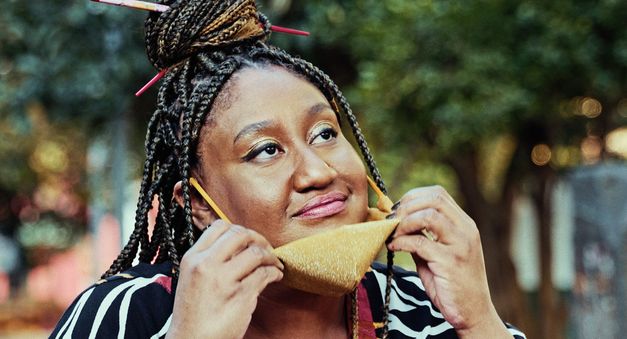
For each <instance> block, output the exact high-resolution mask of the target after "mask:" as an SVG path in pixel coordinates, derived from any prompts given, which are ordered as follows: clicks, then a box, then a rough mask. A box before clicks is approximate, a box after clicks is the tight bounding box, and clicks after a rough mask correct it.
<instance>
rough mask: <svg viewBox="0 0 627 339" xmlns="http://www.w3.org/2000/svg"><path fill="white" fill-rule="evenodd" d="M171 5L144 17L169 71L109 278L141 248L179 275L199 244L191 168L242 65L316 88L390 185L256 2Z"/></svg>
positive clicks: (339, 104)
mask: <svg viewBox="0 0 627 339" xmlns="http://www.w3.org/2000/svg"><path fill="white" fill-rule="evenodd" d="M162 3H164V4H166V5H169V6H170V9H169V10H167V11H165V12H163V13H156V12H153V13H151V14H149V16H148V18H147V20H146V27H145V28H146V35H145V40H146V51H147V54H148V58H149V60H150V62H151V63H152V64H153V65H154V66H155V67H156V68H158V69H159V70H167V74H166V76H165V77H164V79H163V81H162V84H161V87H160V88H159V92H158V98H157V108H156V110H155V112H154V114H153V115H152V117H151V119H150V121H149V123H148V130H147V134H146V141H145V152H146V161H145V163H144V167H143V177H142V181H141V186H140V192H139V201H138V203H137V211H136V215H135V228H134V230H133V232H132V234H131V236H130V239H129V241H128V243H127V244H126V245H125V246H124V248H123V249H122V251H121V253H120V254H119V256H118V257H117V259H116V260H115V261H114V262H113V264H112V265H111V267H110V268H109V269H108V270H107V271H106V272H105V273H104V274H103V277H109V276H111V275H114V274H116V273H119V272H121V271H124V270H126V269H128V268H129V267H130V266H131V265H132V262H133V260H134V258H135V257H136V256H137V254H138V252H139V261H140V262H146V263H151V262H156V263H159V262H164V261H170V262H172V264H173V270H174V272H173V273H174V274H175V275H176V274H178V266H179V263H180V261H181V259H182V256H183V254H184V253H185V252H186V251H187V249H189V248H190V247H191V246H192V245H193V244H194V242H195V240H196V238H197V236H198V234H196V233H197V232H198V231H197V230H196V228H195V227H194V226H193V223H192V209H191V188H190V183H189V178H190V175H191V170H192V169H193V168H194V166H195V165H196V164H197V161H198V159H197V154H196V148H197V144H198V138H199V135H200V131H201V128H203V127H205V128H210V127H209V125H210V124H208V122H209V121H210V120H211V116H210V112H211V108H212V107H213V105H214V103H217V101H216V98H218V95H219V94H220V92H221V91H222V90H223V89H224V90H225V91H227V90H228V89H227V88H225V84H226V83H227V82H228V81H229V79H230V78H231V77H232V76H233V74H234V73H235V72H237V71H238V70H239V69H242V68H244V67H261V66H264V65H277V66H281V67H284V68H285V69H287V70H288V71H291V72H293V73H294V74H296V75H299V76H302V77H304V78H305V79H307V80H308V81H309V82H311V83H312V84H313V85H315V86H316V87H317V88H318V89H319V90H320V91H321V92H322V93H323V94H324V96H325V97H326V99H327V100H328V101H329V102H330V103H332V107H334V109H335V110H336V111H337V112H336V113H337V114H338V115H340V116H342V115H343V116H344V117H346V119H347V120H348V124H349V126H350V128H351V130H352V133H353V135H354V137H355V140H356V143H357V145H358V147H359V149H360V151H361V154H362V156H363V158H364V160H365V163H366V166H367V167H368V169H369V171H370V173H371V175H372V177H373V179H374V181H375V182H376V184H377V186H378V187H379V188H380V189H381V190H382V191H383V192H384V193H385V192H386V188H385V184H384V183H383V180H382V179H381V175H380V173H379V171H378V169H377V167H376V164H375V161H374V159H373V157H372V155H371V154H370V151H369V149H368V145H367V143H366V140H365V138H364V136H363V134H362V132H361V130H360V128H359V124H358V122H357V118H356V117H355V115H354V114H353V112H352V111H351V108H350V106H349V104H348V101H347V100H346V98H345V97H344V95H343V94H342V92H341V91H340V90H339V88H338V87H337V85H336V84H335V83H334V82H333V81H332V80H331V79H330V78H329V77H328V76H327V75H326V74H325V73H324V72H322V71H321V70H320V69H318V68H317V67H315V66H314V65H312V64H311V63H309V62H307V61H305V60H303V59H300V58H297V57H293V56H291V55H289V54H288V53H287V52H285V51H283V50H282V49H280V48H277V47H274V46H271V45H269V44H267V43H266V42H265V40H266V38H267V37H268V36H269V34H270V30H269V27H270V23H269V21H268V19H267V18H266V17H265V16H264V15H263V14H261V13H259V12H258V11H257V8H256V5H255V2H254V0H212V1H208V0H178V1H172V0H165V1H162ZM178 181H181V182H182V192H183V201H184V202H183V206H182V207H181V206H179V205H178V204H177V203H176V202H174V201H173V199H172V194H173V187H174V185H175V184H176V183H177V182H178ZM155 197H156V199H158V202H159V204H158V209H159V210H158V213H157V222H156V225H155V228H154V231H153V234H152V237H149V235H148V212H149V211H150V209H151V208H152V202H153V200H154V199H155ZM392 265H393V252H388V274H387V275H388V277H387V278H388V279H387V286H386V293H385V294H386V296H385V301H386V302H385V303H384V310H383V311H384V312H383V314H384V328H383V333H384V337H387V319H388V317H387V315H388V308H389V297H390V289H391V278H392Z"/></svg>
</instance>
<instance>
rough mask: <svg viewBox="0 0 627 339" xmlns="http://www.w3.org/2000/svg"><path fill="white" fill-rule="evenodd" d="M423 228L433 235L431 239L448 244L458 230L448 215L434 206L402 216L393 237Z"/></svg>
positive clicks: (417, 231) (418, 231)
mask: <svg viewBox="0 0 627 339" xmlns="http://www.w3.org/2000/svg"><path fill="white" fill-rule="evenodd" d="M425 229H427V230H429V231H430V232H431V233H432V234H433V235H435V239H431V240H437V241H439V242H442V243H445V244H449V243H450V242H451V240H452V239H455V233H457V232H458V231H457V230H456V227H455V225H454V224H453V223H452V222H451V220H450V219H449V218H448V217H446V216H445V215H444V214H442V213H440V211H438V210H437V209H435V208H427V209H424V210H418V211H416V212H413V213H411V214H409V215H407V216H406V217H405V218H402V219H401V222H400V223H399V224H398V227H397V228H396V231H395V232H394V235H393V237H395V238H396V237H399V236H403V235H408V234H418V233H420V232H422V231H423V230H425Z"/></svg>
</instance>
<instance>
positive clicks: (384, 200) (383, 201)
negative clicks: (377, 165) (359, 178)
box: [366, 176, 394, 213]
mask: <svg viewBox="0 0 627 339" xmlns="http://www.w3.org/2000/svg"><path fill="white" fill-rule="evenodd" d="M366 178H367V179H368V185H370V188H372V190H373V191H374V193H376V194H377V208H378V209H380V210H381V211H383V212H386V213H392V205H394V203H393V202H392V200H390V198H388V196H387V195H385V193H383V192H381V190H380V189H379V186H377V184H376V183H375V182H374V180H372V178H370V177H369V176H366Z"/></svg>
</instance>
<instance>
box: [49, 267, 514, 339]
mask: <svg viewBox="0 0 627 339" xmlns="http://www.w3.org/2000/svg"><path fill="white" fill-rule="evenodd" d="M385 271H386V267H385V266H384V265H381V264H378V263H374V264H373V265H372V269H371V270H370V271H369V272H368V273H366V275H365V277H364V278H363V280H362V282H361V284H360V285H359V287H358V289H357V300H358V301H357V310H358V328H359V329H358V330H359V338H375V337H376V338H380V337H381V334H382V330H383V329H382V327H383V326H382V325H383V307H382V306H383V300H384V295H385V286H386V284H385V282H386V276H385ZM171 272H172V265H171V263H168V262H166V263H161V264H156V265H150V264H145V263H140V264H139V265H137V266H134V267H132V268H131V269H129V270H127V271H125V272H123V273H120V274H117V275H114V276H112V277H109V278H107V279H105V280H101V281H99V282H97V283H96V284H94V285H93V286H91V287H89V288H88V289H87V290H85V291H84V292H83V293H81V294H80V295H79V296H78V297H77V298H76V300H75V301H74V302H73V303H72V305H70V307H69V308H68V309H67V310H66V311H65V313H64V314H63V316H62V317H61V320H60V321H59V323H58V324H57V326H56V328H55V329H54V331H53V332H52V334H51V335H50V338H54V339H58V338H89V339H91V338H151V339H157V338H163V337H165V334H166V333H167V331H168V328H169V326H170V321H171V319H172V308H173V305H174V292H175V290H176V280H174V279H173V278H172V273H171ZM506 325H507V327H508V330H509V332H510V333H511V334H512V337H513V338H517V339H522V338H525V335H524V334H523V333H522V332H520V331H519V330H517V329H516V328H514V327H512V326H510V325H509V324H506ZM389 337H390V338H457V335H456V333H455V330H454V329H453V327H452V326H451V324H449V323H448V322H447V321H446V320H444V317H443V316H442V314H441V313H440V311H439V310H438V309H437V308H436V307H435V306H434V305H433V304H432V303H431V301H430V300H429V298H428V297H427V295H426V293H425V291H424V287H423V285H422V282H421V281H420V278H418V276H417V274H416V273H415V272H410V271H405V270H403V269H401V268H398V267H395V270H394V279H393V282H392V292H391V295H390V312H389Z"/></svg>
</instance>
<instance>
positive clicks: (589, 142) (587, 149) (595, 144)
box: [581, 135, 602, 164]
mask: <svg viewBox="0 0 627 339" xmlns="http://www.w3.org/2000/svg"><path fill="white" fill-rule="evenodd" d="M601 150H602V147H601V139H600V138H599V137H597V136H594V135H590V136H587V137H586V138H584V139H583V141H582V142H581V155H582V157H583V161H584V162H585V163H588V164H591V163H595V162H597V161H599V160H600V159H601Z"/></svg>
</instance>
